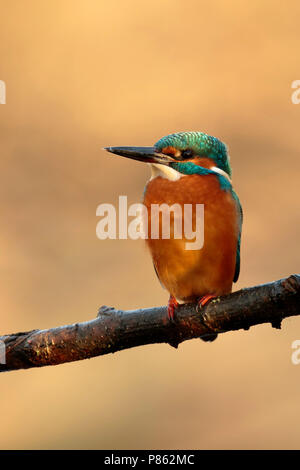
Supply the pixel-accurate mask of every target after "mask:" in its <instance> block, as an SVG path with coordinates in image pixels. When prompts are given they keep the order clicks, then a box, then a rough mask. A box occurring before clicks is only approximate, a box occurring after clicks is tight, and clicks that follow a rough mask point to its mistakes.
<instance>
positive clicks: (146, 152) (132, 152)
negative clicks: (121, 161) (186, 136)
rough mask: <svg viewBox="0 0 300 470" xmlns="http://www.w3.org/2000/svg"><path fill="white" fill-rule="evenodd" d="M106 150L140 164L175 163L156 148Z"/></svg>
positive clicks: (105, 148) (115, 148)
mask: <svg viewBox="0 0 300 470" xmlns="http://www.w3.org/2000/svg"><path fill="white" fill-rule="evenodd" d="M104 150H107V152H111V153H115V154H116V155H121V157H126V158H131V159H133V160H138V161H140V162H146V163H161V164H162V165H168V164H169V163H170V162H174V159H173V158H172V157H170V156H169V155H165V154H164V153H160V152H157V151H156V150H155V148H154V147H104Z"/></svg>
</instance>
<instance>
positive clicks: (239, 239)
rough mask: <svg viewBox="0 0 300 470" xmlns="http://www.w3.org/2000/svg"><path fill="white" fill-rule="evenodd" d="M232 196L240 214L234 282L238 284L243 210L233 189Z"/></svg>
mask: <svg viewBox="0 0 300 470" xmlns="http://www.w3.org/2000/svg"><path fill="white" fill-rule="evenodd" d="M232 196H233V199H234V200H235V203H236V206H237V210H238V214H239V236H238V242H237V247H236V262H235V272H234V278H233V282H237V280H238V278H239V274H240V264H241V235H242V223H243V209H242V206H241V203H240V200H239V198H238V195H237V194H236V193H235V192H234V190H233V189H232Z"/></svg>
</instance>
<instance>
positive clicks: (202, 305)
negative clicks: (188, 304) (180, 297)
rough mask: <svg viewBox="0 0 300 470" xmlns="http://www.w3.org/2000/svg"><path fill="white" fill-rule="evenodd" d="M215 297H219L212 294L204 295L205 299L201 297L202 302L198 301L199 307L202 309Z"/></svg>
mask: <svg viewBox="0 0 300 470" xmlns="http://www.w3.org/2000/svg"><path fill="white" fill-rule="evenodd" d="M215 297H217V296H216V295H212V294H206V295H204V296H203V297H201V299H200V300H198V306H199V307H200V308H202V307H204V305H205V304H207V302H209V301H210V300H211V299H214V298H215Z"/></svg>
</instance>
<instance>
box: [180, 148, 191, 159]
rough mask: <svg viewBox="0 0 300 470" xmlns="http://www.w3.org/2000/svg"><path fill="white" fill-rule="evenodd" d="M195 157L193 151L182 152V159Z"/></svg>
mask: <svg viewBox="0 0 300 470" xmlns="http://www.w3.org/2000/svg"><path fill="white" fill-rule="evenodd" d="M193 155H194V152H193V150H192V149H185V150H182V152H181V158H182V159H187V158H192V156H193Z"/></svg>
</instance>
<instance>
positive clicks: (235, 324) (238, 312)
mask: <svg viewBox="0 0 300 470" xmlns="http://www.w3.org/2000/svg"><path fill="white" fill-rule="evenodd" d="M299 314H300V275H292V276H290V277H288V278H286V279H281V280H279V281H275V282H272V283H269V284H263V285H259V286H255V287H250V288H247V289H242V290H240V291H237V292H234V293H233V294H230V295H226V296H222V297H218V298H216V299H214V300H212V301H211V302H210V303H209V304H208V305H207V306H205V307H204V308H202V309H201V310H200V311H199V312H198V311H197V308H196V305H195V304H185V305H182V306H180V307H178V308H177V310H176V313H175V315H176V317H175V321H174V322H170V321H169V320H168V318H167V309H166V307H154V308H147V309H140V310H132V311H122V310H115V309H114V308H110V307H105V306H104V307H101V308H100V309H99V312H98V316H97V318H95V319H93V320H90V321H87V322H82V323H75V324H73V325H66V326H61V327H58V328H51V329H48V330H32V331H28V332H24V333H16V334H11V335H5V336H0V341H1V342H2V343H0V344H1V345H3V342H4V344H5V349H6V363H5V364H0V371H9V370H17V369H28V368H31V367H42V366H49V365H57V364H62V363H64V362H72V361H79V360H81V359H87V358H91V357H95V356H101V355H103V354H108V353H113V352H116V351H121V350H122V349H127V348H132V347H135V346H142V345H145V344H154V343H168V344H170V345H171V346H174V347H177V346H178V344H179V343H181V342H182V341H186V340H188V339H192V338H201V339H204V340H205V341H212V340H213V339H215V338H216V337H217V335H218V333H225V332H226V331H233V330H238V329H244V330H247V329H249V328H250V327H251V326H253V325H258V324H260V323H271V325H272V326H273V327H274V328H280V325H281V321H282V319H284V318H286V317H290V316H294V315H299ZM2 359H3V358H2ZM1 362H3V360H2V361H1Z"/></svg>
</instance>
